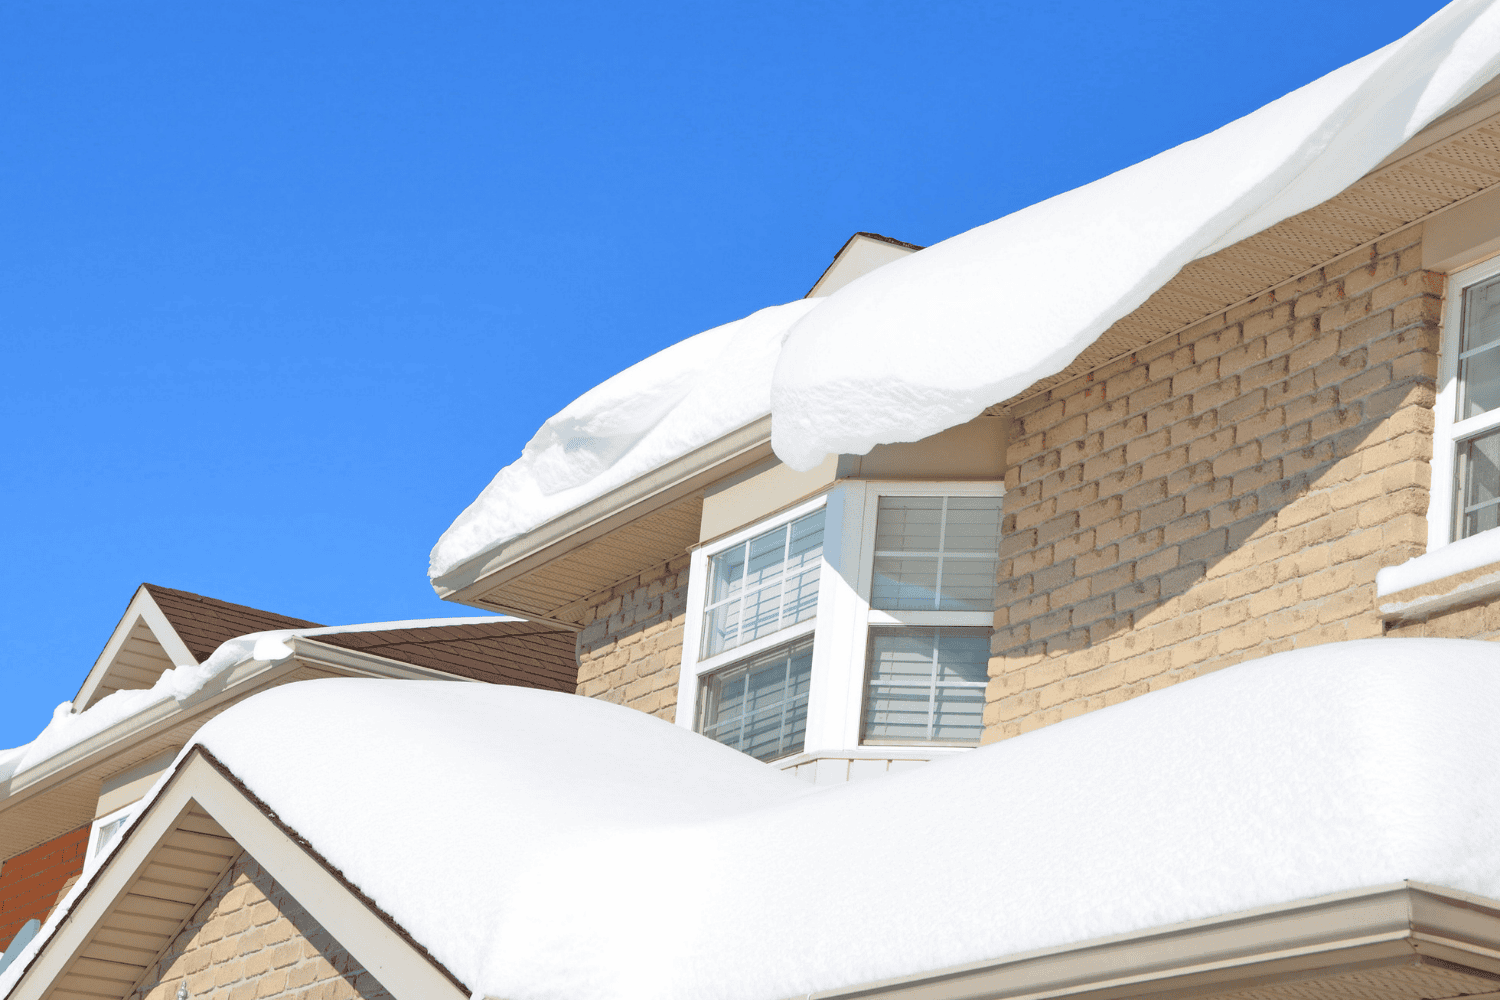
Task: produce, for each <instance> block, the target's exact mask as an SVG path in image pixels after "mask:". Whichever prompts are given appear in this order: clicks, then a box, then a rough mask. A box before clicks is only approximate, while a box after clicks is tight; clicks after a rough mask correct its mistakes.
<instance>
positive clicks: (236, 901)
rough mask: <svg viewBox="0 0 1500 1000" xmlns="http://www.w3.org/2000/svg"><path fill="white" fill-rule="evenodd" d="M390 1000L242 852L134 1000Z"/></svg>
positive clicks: (152, 969) (349, 957) (154, 966)
mask: <svg viewBox="0 0 1500 1000" xmlns="http://www.w3.org/2000/svg"><path fill="white" fill-rule="evenodd" d="M184 981H186V983H187V992H188V996H190V997H213V998H214V1000H273V998H279V1000H355V998H358V1000H389V998H390V994H389V993H387V992H386V990H385V988H384V987H382V986H381V985H380V983H378V982H376V980H375V977H374V976H372V975H371V974H370V973H369V972H367V971H365V969H364V968H363V967H362V966H361V965H360V964H359V963H358V962H356V961H355V960H354V958H353V957H352V956H351V955H350V954H349V953H348V952H347V951H345V950H344V949H343V947H342V946H341V945H339V943H338V942H336V941H334V940H333V938H331V937H330V936H329V935H328V932H327V931H325V930H323V928H322V927H320V926H319V925H318V923H317V922H316V921H315V920H313V918H312V917H311V915H309V914H308V912H307V910H305V909H304V908H303V907H302V905H301V904H300V903H298V902H297V901H296V900H295V899H293V898H292V897H291V895H290V894H289V893H288V892H287V891H286V890H285V889H283V888H282V887H281V885H280V884H279V883H277V882H276V880H275V879H273V878H271V876H270V875H268V874H267V873H266V871H265V870H264V869H263V868H261V867H260V865H258V864H256V863H255V861H254V859H252V858H250V857H249V856H248V855H243V854H242V855H240V857H239V858H238V859H237V860H236V861H235V863H234V865H233V866H232V867H231V868H230V870H229V871H228V873H226V874H225V876H224V877H223V878H222V879H220V880H219V883H218V885H216V886H214V888H213V890H212V891H211V892H210V893H209V895H208V898H207V899H206V900H204V902H203V905H201V906H200V907H199V908H198V911H197V912H196V913H194V914H193V917H192V919H191V920H190V921H189V922H188V924H187V926H186V927H184V928H183V929H182V931H181V932H180V933H179V934H178V935H177V937H176V938H175V939H174V940H173V942H172V944H171V945H169V946H168V947H167V950H166V951H165V952H163V953H162V955H161V957H160V958H159V959H157V961H156V963H155V965H153V966H152V967H151V968H150V969H149V970H147V972H146V975H145V977H144V978H143V979H142V980H141V982H140V984H139V985H137V987H136V988H135V990H134V991H133V992H132V993H131V994H130V1000H175V998H176V997H177V991H178V990H179V988H180V987H181V986H182V984H183V982H184Z"/></svg>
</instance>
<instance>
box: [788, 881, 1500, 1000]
mask: <svg viewBox="0 0 1500 1000" xmlns="http://www.w3.org/2000/svg"><path fill="white" fill-rule="evenodd" d="M1417 957H1426V958H1434V959H1438V960H1441V961H1445V962H1452V963H1455V964H1458V965H1462V966H1465V967H1468V968H1473V969H1478V970H1480V971H1482V972H1487V973H1490V974H1497V973H1500V902H1497V901H1495V900H1491V899H1485V898H1482V897H1479V896H1474V895H1472V894H1470V893H1465V892H1460V891H1458V890H1454V889H1446V888H1441V887H1438V886H1431V885H1424V884H1422V883H1419V882H1398V883H1395V884H1391V885H1383V886H1374V887H1371V888H1368V889H1355V890H1351V891H1348V892H1341V893H1335V894H1332V895H1328V896H1322V897H1318V898H1315V899H1308V900H1299V901H1295V902H1292V903H1285V904H1279V905H1273V906H1266V907H1261V908H1259V909H1255V910H1248V911H1245V912H1242V913H1236V914H1231V915H1228V916H1223V917H1212V918H1209V919H1205V920H1196V921H1191V922H1188V923H1182V924H1176V925H1172V926H1168V927H1159V928H1153V929H1151V930H1147V931H1141V932H1136V933H1133V934H1121V935H1116V936H1113V937H1108V938H1102V939H1098V940H1094V941H1087V942H1083V943H1080V944H1076V945H1067V946H1064V947H1061V948H1049V949H1042V950H1038V951H1032V952H1026V953H1024V954H1020V955H1011V956H1006V957H1005V958H1001V959H997V960H994V961H990V962H977V963H973V964H969V965H964V966H956V967H954V968H950V969H944V970H939V971H935V972H931V973H926V974H923V975H919V976H909V977H904V978H901V979H892V980H886V981H883V982H876V983H866V984H862V985H860V986H855V987H850V988H846V989H838V990H828V991H823V992H819V993H813V994H810V995H808V996H807V997H806V998H798V1000H855V998H869V1000H874V998H880V1000H918V998H920V1000H972V998H977V997H986V998H1005V1000H1023V998H1025V1000H1038V998H1042V997H1050V998H1060V997H1075V996H1087V997H1089V998H1090V1000H1123V998H1133V997H1144V996H1150V997H1152V998H1153V1000H1161V998H1167V1000H1172V998H1184V1000H1185V998H1189V997H1202V996H1210V995H1214V994H1221V993H1228V992H1234V991H1237V990H1242V989H1247V988H1249V987H1252V986H1265V985H1270V984H1272V983H1276V982H1281V981H1290V980H1297V979H1308V978H1314V977H1317V976H1322V975H1335V974H1339V973H1343V972H1351V971H1356V970H1360V969H1378V968H1382V967H1388V966H1391V965H1395V964H1399V963H1402V962H1409V961H1411V960H1412V959H1414V958H1417Z"/></svg>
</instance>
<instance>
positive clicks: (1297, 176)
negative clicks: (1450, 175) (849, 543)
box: [430, 0, 1500, 578]
mask: <svg viewBox="0 0 1500 1000" xmlns="http://www.w3.org/2000/svg"><path fill="white" fill-rule="evenodd" d="M1497 72H1500V8H1497V6H1496V3H1495V0H1458V2H1455V3H1452V4H1450V5H1449V6H1447V7H1445V8H1444V9H1443V10H1442V11H1440V12H1439V13H1438V14H1436V15H1434V16H1433V17H1432V18H1430V19H1429V20H1428V21H1426V22H1425V23H1423V24H1422V25H1421V26H1419V27H1418V28H1417V29H1416V30H1414V31H1412V32H1411V33H1410V34H1409V35H1407V36H1406V37H1405V38H1402V39H1401V40H1400V41H1398V42H1394V43H1392V44H1391V45H1388V46H1386V47H1385V48H1383V49H1381V50H1380V51H1378V52H1375V53H1373V54H1371V55H1369V56H1366V57H1365V58H1363V59H1360V60H1358V61H1357V62H1354V63H1351V64H1349V65H1348V66H1345V67H1343V68H1342V69H1339V70H1336V71H1335V72H1333V73H1330V74H1328V75H1327V76H1325V77H1323V78H1322V79H1320V80H1317V81H1315V82H1314V83H1311V84H1309V85H1308V86H1306V87H1303V88H1302V89H1300V90H1297V91H1294V92H1293V93H1291V94H1289V95H1287V96H1286V97H1283V98H1281V99H1280V100H1278V101H1275V102H1273V103H1271V104H1269V105H1267V106H1266V107H1264V108H1261V109H1260V110H1259V111H1256V112H1254V113H1253V114H1250V115H1247V116H1246V117H1244V118H1241V119H1240V120H1238V121H1236V122H1233V123H1231V124H1230V125H1227V126H1225V127H1224V128H1222V129H1219V130H1218V131H1216V132H1214V133H1212V134H1210V135H1207V136H1204V137H1203V138H1201V139H1197V140H1194V141H1193V142H1188V143H1184V144H1183V145H1181V146H1178V147H1177V148H1175V149H1172V150H1168V151H1167V152H1165V153H1162V154H1160V155H1159V156H1155V157H1153V158H1151V159H1149V160H1146V161H1145V162H1143V163H1139V164H1136V165H1135V166H1133V167H1130V168H1128V169H1126V170H1122V171H1120V172H1118V173H1115V174H1112V175H1110V176H1108V177H1105V178H1103V179H1102V180H1098V181H1095V182H1094V183H1092V184H1089V185H1086V186H1084V187H1082V188H1078V189H1077V190H1074V191H1069V192H1067V193H1066V194H1062V195H1059V196H1057V197H1055V198H1052V199H1049V200H1047V201H1044V202H1041V203H1039V204H1037V205H1033V206H1031V207H1029V208H1026V209H1023V210H1021V211H1019V212H1016V213H1014V214H1012V215H1009V216H1006V217H1005V218H1003V219H1000V220H998V221H995V222H991V223H989V224H987V225H983V226H980V227H978V228H977V229H973V230H970V231H969V232H967V233H963V234H961V235H959V236H955V237H953V238H951V239H949V240H945V241H943V242H941V243H938V244H936V245H934V246H931V247H928V248H927V249H925V250H923V251H922V252H921V253H917V254H912V255H911V256H910V257H905V258H903V259H901V260H898V261H895V262H893V263H890V264H887V265H885V266H884V267H881V268H879V269H877V270H875V271H872V272H871V273H869V274H867V275H865V276H864V277H862V278H859V279H857V280H856V281H854V282H852V283H850V284H849V285H847V286H845V287H843V288H841V289H839V290H838V291H837V292H835V293H834V294H833V295H831V296H829V297H827V298H822V299H812V300H803V301H800V302H794V303H790V304H788V305H785V306H780V307H776V308H775V309H772V310H763V311H761V312H759V313H756V314H754V315H753V316H750V317H747V318H746V319H744V320H740V321H739V322H738V323H733V324H729V325H727V326H723V327H719V328H717V329H716V330H711V331H709V332H708V333H705V334H700V335H699V336H697V337H693V338H689V339H688V340H686V341H684V342H683V343H681V344H678V345H677V346H675V347H672V348H668V349H667V350H665V351H662V352H661V353H659V354H656V355H654V356H652V357H650V358H648V359H646V360H645V361H642V362H641V363H640V364H638V365H636V366H634V367H632V368H630V369H628V370H627V371H625V372H622V373H621V374H620V375H617V376H615V378H613V379H610V380H609V381H608V382H605V383H604V384H603V385H601V386H599V387H598V388H596V389H593V390H591V391H590V392H588V393H586V394H584V395H583V396H582V397H580V398H579V399H578V400H577V401H576V402H574V403H572V404H571V405H570V406H568V408H567V409H565V410H563V412H561V413H559V414H558V415H557V416H555V417H553V418H552V419H551V420H549V421H547V423H546V424H544V425H543V426H542V428H541V430H540V431H538V432H537V435H536V437H534V438H533V439H532V441H531V442H530V443H529V444H528V445H527V446H526V449H525V451H524V452H523V453H522V455H521V458H520V459H518V460H517V461H516V462H515V463H513V464H512V465H510V466H508V467H506V468H505V469H503V470H501V472H500V473H499V475H497V476H496V477H495V479H494V481H493V482H491V483H490V485H489V486H488V487H487V488H486V489H485V491H484V492H483V493H482V494H481V495H480V496H479V498H478V499H477V500H475V501H474V503H472V504H471V505H470V506H469V507H468V509H466V510H465V511H464V512H463V513H462V514H461V515H459V517H458V519H457V520H456V521H455V522H454V523H453V526H452V527H450V528H449V529H448V530H447V531H446V532H445V533H444V534H443V536H442V538H441V539H439V541H438V543H437V545H436V546H435V547H434V548H433V550H432V558H431V569H430V575H431V576H433V577H434V578H436V577H439V576H442V575H443V574H445V573H447V572H449V571H450V570H452V569H454V568H456V567H457V566H459V565H460V564H462V563H464V562H466V561H468V560H470V559H473V558H475V557H476V556H479V555H480V554H482V553H484V552H487V551H489V550H491V549H493V548H494V547H496V546H499V545H502V544H503V543H504V542H506V541H508V540H509V539H512V538H514V537H516V536H517V535H520V534H523V533H525V532H527V531H530V530H532V529H534V528H536V527H538V526H540V525H541V524H544V523H545V522H547V521H549V520H551V519H553V518H555V517H557V516H559V515H561V514H563V513H566V512H567V511H569V510H573V509H575V508H577V507H579V506H581V505H582V504H584V503H587V502H588V501H590V500H593V499H595V498H597V497H600V496H603V495H604V494H605V493H607V492H609V491H610V490H612V489H614V488H616V487H618V486H620V485H622V484H624V483H626V482H629V481H630V480H632V479H634V478H636V477H639V476H641V475H644V474H645V473H647V472H650V471H651V470H653V469H655V468H658V467H660V466H662V465H665V464H666V463H667V462H670V461H671V460H673V459H675V458H678V457H680V456H682V455H684V454H686V453H687V452H689V451H691V450H693V449H694V448H697V447H700V446H701V445H703V444H706V443H708V442H709V441H712V440H714V439H715V438H718V437H721V436H723V435H725V434H727V433H729V432H731V431H733V430H736V429H737V428H739V427H742V426H744V425H746V424H748V423H750V422H751V421H753V420H755V419H757V418H760V417H763V416H765V415H766V414H767V413H770V414H772V416H773V443H774V445H775V448H776V454H777V455H778V456H780V458H781V459H782V460H783V461H785V462H787V463H788V464H789V465H791V466H793V467H794V468H799V469H808V468H811V467H812V466H814V465H816V464H817V463H818V461H819V460H821V459H822V457H823V456H824V455H826V454H833V453H843V454H863V453H864V452H867V451H869V449H870V448H872V447H873V446H875V445H876V444H882V443H889V442H894V441H916V440H920V439H921V438H924V437H926V436H928V435H930V434H934V433H937V432H938V431H941V430H943V429H945V428H948V427H953V426H956V425H958V424H961V423H963V422H965V421H967V420H969V419H971V418H973V417H975V416H977V415H978V414H979V413H980V412H982V411H983V410H984V409H985V407H987V406H991V405H993V404H995V403H999V402H1002V401H1004V400H1005V399H1007V398H1009V397H1010V396H1012V395H1014V394H1015V393H1017V392H1020V391H1022V390H1024V389H1025V388H1026V387H1027V386H1029V385H1031V384H1032V383H1033V382H1035V381H1037V380H1038V379H1041V378H1045V377H1047V376H1048V375H1052V374H1055V373H1057V372H1059V371H1062V370H1063V369H1064V368H1066V367H1067V366H1068V365H1069V364H1070V363H1071V362H1072V361H1073V359H1074V358H1076V357H1077V356H1078V355H1079V354H1080V353H1082V351H1083V350H1084V349H1085V348H1086V347H1088V346H1089V344H1090V343H1092V342H1093V341H1094V339H1095V338H1097V337H1098V336H1099V334H1101V333H1103V332H1104V331H1105V330H1106V329H1108V328H1109V327H1110V325H1112V324H1113V323H1114V322H1115V321H1116V320H1118V319H1120V318H1121V317H1123V316H1125V315H1127V314H1129V313H1130V312H1131V311H1132V310H1133V309H1135V308H1136V306H1138V305H1140V304H1141V303H1142V302H1144V301H1145V300H1146V299H1147V298H1148V297H1149V296H1150V295H1151V293H1152V292H1154V291H1156V290H1157V289H1158V288H1160V287H1161V286H1162V285H1164V284H1166V282H1167V281H1169V280H1171V278H1172V277H1173V275H1175V274H1176V273H1177V272H1178V271H1179V270H1180V269H1181V268H1182V266H1183V265H1184V264H1187V263H1188V262H1189V261H1191V260H1193V259H1195V258H1197V257H1199V256H1203V255H1206V254H1209V253H1213V252H1214V251H1217V250H1220V249H1223V248H1224V247H1227V246H1231V245H1233V244H1234V243H1236V242H1238V241H1239V240H1241V239H1244V238H1245V237H1247V236H1251V235H1253V234H1255V233H1257V232H1259V231H1261V230H1263V229H1265V228H1267V227H1269V226H1272V225H1274V224H1275V223H1277V222H1280V221H1281V220H1283V219H1286V218H1290V217H1291V216H1293V215H1296V214H1297V213H1299V212H1302V211H1304V210H1306V209H1308V208H1312V207H1313V206H1315V205H1317V204H1319V203H1321V202H1323V201H1326V200H1327V199H1329V198H1331V197H1333V196H1334V195H1336V194H1338V193H1339V192H1340V191H1342V190H1343V189H1344V188H1346V187H1348V186H1349V185H1350V184H1352V183H1353V182H1355V181H1356V180H1358V179H1359V178H1360V177H1361V176H1363V175H1364V174H1365V173H1367V172H1368V171H1369V170H1371V169H1372V168H1373V167H1375V166H1376V165H1377V164H1378V163H1379V162H1380V161H1381V160H1382V159H1383V158H1384V157H1386V156H1387V155H1388V154H1390V153H1391V152H1392V151H1394V150H1395V149H1397V148H1398V147H1399V146H1400V145H1401V144H1402V143H1403V142H1405V141H1406V140H1407V139H1409V138H1410V137H1411V136H1413V135H1415V134H1416V133H1417V132H1418V131H1419V130H1420V129H1422V128H1423V127H1424V126H1425V125H1427V124H1428V123H1429V122H1431V121H1432V120H1433V119H1435V118H1437V117H1438V116H1439V115H1441V114H1442V113H1443V112H1445V111H1447V110H1448V109H1450V108H1452V107H1453V106H1454V105H1456V104H1457V103H1458V102H1460V101H1462V100H1463V99H1464V98H1465V97H1467V96H1468V95H1469V94H1471V93H1473V91H1475V90H1476V89H1478V88H1479V87H1480V86H1481V85H1483V84H1484V83H1485V82H1486V81H1488V80H1489V79H1490V78H1492V77H1494V76H1495V75H1496V73H1497ZM788 331H790V332H788ZM783 339H784V340H785V346H784V347H783V343H782V342H783ZM778 356H779V358H778ZM773 372H774V374H773Z"/></svg>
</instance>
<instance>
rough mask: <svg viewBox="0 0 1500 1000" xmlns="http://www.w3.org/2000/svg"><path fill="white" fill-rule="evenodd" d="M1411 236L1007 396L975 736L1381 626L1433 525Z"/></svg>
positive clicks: (1434, 295) (1430, 346)
mask: <svg viewBox="0 0 1500 1000" xmlns="http://www.w3.org/2000/svg"><path fill="white" fill-rule="evenodd" d="M1420 239H1421V232H1420V229H1419V228H1413V229H1409V230H1406V231H1404V232H1402V233H1399V234H1396V235H1395V236H1393V237H1392V238H1390V239H1389V240H1387V241H1385V242H1383V243H1380V244H1377V245H1376V246H1374V247H1371V248H1367V249H1365V250H1361V251H1356V252H1354V253H1351V254H1349V255H1346V256H1345V257H1342V258H1340V259H1338V260H1335V261H1333V262H1331V263H1330V264H1328V265H1326V266H1325V267H1323V268H1321V269H1319V270H1317V271H1316V272H1313V273H1312V274H1309V275H1307V276H1305V277H1303V278H1300V279H1298V280H1297V281H1296V282H1293V283H1289V284H1286V285H1282V286H1279V287H1278V288H1276V289H1274V290H1272V291H1269V292H1267V293H1265V294H1264V295H1262V296H1260V297H1258V298H1256V299H1254V300H1252V301H1250V302H1246V303H1242V304H1240V305H1238V306H1235V307H1234V308H1232V309H1230V310H1228V311H1226V312H1225V313H1222V314H1219V315H1217V316H1214V317H1211V318H1209V319H1207V320H1204V321H1202V322H1200V323H1197V324H1196V325H1194V326H1192V327H1190V328H1188V329H1186V330H1183V331H1181V332H1180V333H1178V334H1175V335H1173V336H1171V337H1168V338H1166V339H1165V340H1162V341H1159V342H1157V343H1154V344H1151V345H1149V346H1147V347H1146V348H1143V349H1142V350H1140V351H1138V352H1137V353H1136V354H1135V355H1133V356H1131V357H1128V358H1123V359H1120V360H1118V361H1116V362H1113V363H1111V364H1110V365H1108V366H1106V367H1104V368H1102V369H1100V370H1097V371H1095V372H1093V373H1092V374H1090V375H1087V376H1084V377H1082V378H1079V379H1076V380H1074V381H1072V382H1069V383H1065V384H1063V385H1060V386H1057V387H1055V388H1054V389H1052V390H1051V391H1049V392H1047V393H1045V394H1042V395H1041V396H1038V397H1037V398H1035V399H1032V400H1028V401H1025V402H1023V403H1022V404H1019V405H1018V406H1016V407H1015V408H1014V409H1013V410H1012V413H1011V417H1012V421H1013V423H1012V427H1011V444H1010V450H1009V460H1010V463H1011V466H1010V469H1009V471H1008V473H1007V477H1006V490H1007V492H1006V497H1005V530H1006V535H1005V540H1004V543H1003V546H1002V550H1001V556H1002V561H1001V566H1000V579H1001V581H1002V585H1001V590H1000V596H999V598H998V602H997V605H998V606H997V609H996V618H995V623H996V632H995V636H994V640H993V644H992V654H993V655H992V659H991V663H990V673H991V683H990V687H989V691H988V698H987V702H988V704H987V706H986V713H985V722H986V733H985V738H986V740H995V739H1000V738H1003V737H1006V736H1011V735H1015V734H1017V733H1020V732H1025V731H1027V730H1030V729H1035V728H1037V727H1039V726H1042V725H1046V724H1048V723H1051V722H1056V721H1059V720H1061V719H1064V718H1068V717H1069V716H1072V715H1077V714H1079V713H1082V712H1085V711H1089V710H1092V709H1094V708H1099V707H1102V706H1104V705H1108V704H1113V703H1115V702H1118V701H1123V700H1125V699H1127V698H1130V697H1133V696H1135V695H1137V694H1141V693H1144V692H1146V691H1150V690H1154V689H1156V688H1159V687H1163V686H1166V685H1169V684H1172V683H1176V682H1177V681H1179V680H1184V679H1186V678H1189V677H1193V676H1196V675H1197V674H1199V673H1202V672H1205V671H1208V670H1213V669H1217V668H1219V667H1223V666H1227V665H1229V664H1231V663H1235V662H1238V661H1240V660H1244V659H1248V658H1250V657H1255V656H1262V655H1265V654H1267V653H1272V652H1277V651H1280V650H1284V649H1292V648H1296V647H1300V646H1308V645H1314V644H1317V643H1322V642H1331V641H1334V640H1339V639H1354V638H1362V637H1367V636H1378V635H1380V634H1381V624H1380V620H1379V618H1378V616H1377V614H1376V610H1375V594H1374V581H1375V572H1376V570H1377V569H1379V568H1381V567H1383V566H1389V565H1392V564H1394V563H1399V562H1402V561H1404V560H1406V559H1408V558H1410V557H1411V556H1414V555H1417V554H1419V553H1421V552H1422V551H1423V549H1424V546H1425V540H1426V530H1427V529H1426V510H1427V497H1428V486H1429V481H1430V464H1429V463H1430V459H1431V450H1432V402H1433V396H1434V391H1435V388H1434V387H1435V378H1436V372H1437V349H1438V323H1439V320H1440V318H1441V308H1442V298H1441V296H1442V293H1443V277H1442V276H1441V275H1438V274H1434V273H1431V272H1427V271H1423V270H1422V269H1421V264H1420V262H1421V246H1420ZM1466 634H1473V633H1466Z"/></svg>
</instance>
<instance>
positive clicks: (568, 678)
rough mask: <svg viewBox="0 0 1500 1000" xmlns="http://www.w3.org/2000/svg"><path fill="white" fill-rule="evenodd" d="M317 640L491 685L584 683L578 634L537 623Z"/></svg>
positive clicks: (554, 687)
mask: <svg viewBox="0 0 1500 1000" xmlns="http://www.w3.org/2000/svg"><path fill="white" fill-rule="evenodd" d="M313 641H315V642H322V643H327V644H328V645H330V646H341V647H343V648H345V649H353V650H358V651H360V652H362V653H371V654H374V655H376V656H384V657H387V658H389V659H392V660H400V661H402V662H404V663H412V664H416V665H417V666H421V667H429V668H431V669H433V670H441V671H443V672H444V673H448V674H454V675H456V676H459V677H468V678H470V679H471V680H476V681H485V682H488V683H490V684H522V685H526V686H528V687H537V688H545V689H546V690H549V691H565V692H567V693H569V694H571V693H572V692H573V690H574V689H575V688H576V687H577V684H578V661H577V659H576V656H575V652H574V636H573V633H572V632H570V631H565V630H563V629H560V628H557V627H556V626H553V625H544V624H538V623H536V622H527V621H515V620H511V619H500V620H496V621H493V622H485V623H483V624H464V625H440V626H434V627H429V628H404V629H391V630H388V631H380V632H332V633H324V634H321V635H318V636H316V637H314V639H313Z"/></svg>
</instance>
